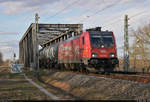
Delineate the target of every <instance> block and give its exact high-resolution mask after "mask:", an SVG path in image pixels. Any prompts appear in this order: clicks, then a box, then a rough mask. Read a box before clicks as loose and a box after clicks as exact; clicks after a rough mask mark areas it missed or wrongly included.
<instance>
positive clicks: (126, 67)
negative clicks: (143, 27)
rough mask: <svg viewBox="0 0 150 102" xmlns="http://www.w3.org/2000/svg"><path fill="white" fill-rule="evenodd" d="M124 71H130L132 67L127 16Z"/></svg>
mask: <svg viewBox="0 0 150 102" xmlns="http://www.w3.org/2000/svg"><path fill="white" fill-rule="evenodd" d="M123 64H124V65H123V69H124V71H128V70H129V67H130V62H129V37H128V15H125V21H124V61H123Z"/></svg>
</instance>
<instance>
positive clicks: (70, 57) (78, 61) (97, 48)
mask: <svg viewBox="0 0 150 102" xmlns="http://www.w3.org/2000/svg"><path fill="white" fill-rule="evenodd" d="M57 63H58V64H59V65H61V67H62V68H66V69H67V68H71V69H75V70H81V71H86V70H87V69H88V70H92V69H94V70H99V71H100V70H104V71H113V69H114V68H115V67H116V66H118V65H119V61H118V58H117V49H116V41H115V37H114V34H113V32H111V31H101V27H97V28H92V29H87V30H86V32H83V33H82V34H81V35H78V36H75V37H72V38H69V39H68V40H66V41H62V42H60V43H59V44H58V60H57ZM78 68H79V69H78Z"/></svg>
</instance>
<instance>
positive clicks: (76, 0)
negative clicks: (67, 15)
mask: <svg viewBox="0 0 150 102" xmlns="http://www.w3.org/2000/svg"><path fill="white" fill-rule="evenodd" d="M79 1H80V0H75V1H74V2H72V3H70V4H68V5H67V6H65V7H64V8H63V9H61V10H60V11H58V12H56V13H55V14H54V15H52V16H50V17H47V18H50V19H51V18H53V17H55V16H57V15H59V14H60V13H62V12H63V11H65V10H66V9H68V8H69V7H70V6H72V5H74V4H77V3H78V2H79ZM47 18H45V19H47Z"/></svg>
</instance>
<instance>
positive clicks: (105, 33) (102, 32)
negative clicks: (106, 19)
mask: <svg viewBox="0 0 150 102" xmlns="http://www.w3.org/2000/svg"><path fill="white" fill-rule="evenodd" d="M88 32H89V33H90V34H100V35H112V31H88Z"/></svg>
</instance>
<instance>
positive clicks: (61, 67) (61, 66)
mask: <svg viewBox="0 0 150 102" xmlns="http://www.w3.org/2000/svg"><path fill="white" fill-rule="evenodd" d="M60 70H61V71H64V64H63V63H61V64H60Z"/></svg>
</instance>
